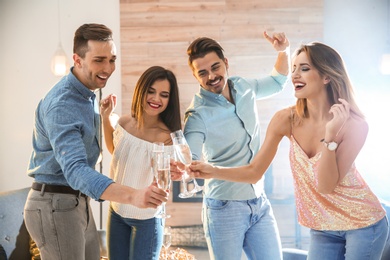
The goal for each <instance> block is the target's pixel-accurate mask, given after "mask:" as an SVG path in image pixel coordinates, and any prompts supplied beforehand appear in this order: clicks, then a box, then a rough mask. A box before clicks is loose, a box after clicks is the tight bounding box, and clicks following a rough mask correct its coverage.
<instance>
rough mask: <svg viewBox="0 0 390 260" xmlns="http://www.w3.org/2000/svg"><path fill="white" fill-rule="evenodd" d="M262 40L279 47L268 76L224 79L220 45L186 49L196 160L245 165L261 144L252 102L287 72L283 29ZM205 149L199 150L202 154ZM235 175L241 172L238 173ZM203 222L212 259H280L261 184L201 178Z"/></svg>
mask: <svg viewBox="0 0 390 260" xmlns="http://www.w3.org/2000/svg"><path fill="white" fill-rule="evenodd" d="M264 36H265V38H266V39H267V40H268V41H269V42H270V43H272V45H273V47H274V49H275V50H276V51H278V57H277V60H276V63H275V67H274V70H273V71H272V73H271V76H268V77H265V78H262V79H246V78H242V77H238V76H235V77H230V78H229V77H228V72H227V71H228V67H229V64H228V60H227V59H226V58H225V57H224V53H223V49H222V47H221V46H220V45H219V44H218V43H217V42H216V41H215V40H212V39H209V38H205V37H203V38H198V39H196V40H195V41H194V42H192V43H191V45H190V46H189V47H188V49H187V54H188V56H189V59H188V63H189V65H190V67H191V69H192V72H193V75H194V77H195V78H196V79H197V80H198V82H199V84H200V91H199V93H198V94H196V95H195V97H194V99H193V101H192V104H191V105H190V107H189V108H188V109H187V111H186V118H185V127H184V134H185V137H186V139H187V141H188V144H189V145H190V148H191V151H192V156H193V159H194V160H200V159H202V156H203V159H204V160H205V161H207V162H209V163H211V164H213V165H218V166H229V167H232V166H239V165H246V164H249V163H250V161H251V160H252V159H253V157H254V155H255V154H256V153H257V152H258V150H259V147H260V136H259V130H260V129H259V121H258V115H257V105H256V101H257V100H259V99H261V98H267V97H270V96H272V95H273V94H275V93H278V92H280V91H282V89H283V87H284V85H285V83H286V80H287V75H288V73H289V42H288V39H287V38H286V37H285V35H284V34H283V33H276V34H274V35H273V37H270V36H269V35H268V34H267V33H266V32H264ZM202 152H203V154H202ZM237 174H240V173H239V172H237ZM202 221H203V226H204V230H205V235H206V240H207V244H208V248H209V253H210V258H211V259H217V260H238V259H241V254H242V249H243V250H244V252H245V254H246V255H247V257H248V259H264V260H270V259H272V260H277V259H282V253H281V243H280V238H279V231H278V228H277V225H276V221H275V218H274V215H273V212H272V208H271V205H270V203H269V201H268V199H267V197H266V195H265V194H264V190H263V185H262V182H259V183H257V184H255V185H251V184H245V183H235V182H229V181H222V180H217V179H209V180H205V191H204V202H203V212H202Z"/></svg>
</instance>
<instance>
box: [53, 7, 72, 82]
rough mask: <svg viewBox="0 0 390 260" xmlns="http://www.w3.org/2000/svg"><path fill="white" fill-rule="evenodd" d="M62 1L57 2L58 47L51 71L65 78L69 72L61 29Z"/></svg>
mask: <svg viewBox="0 0 390 260" xmlns="http://www.w3.org/2000/svg"><path fill="white" fill-rule="evenodd" d="M59 2H60V1H59V0H58V1H57V7H58V47H57V50H56V52H55V53H54V56H53V58H52V59H51V71H52V72H53V74H54V75H56V76H64V75H65V74H67V73H68V71H69V62H68V57H67V56H66V53H65V51H64V49H63V48H62V44H61V28H60V3H59Z"/></svg>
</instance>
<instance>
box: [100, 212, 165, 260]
mask: <svg viewBox="0 0 390 260" xmlns="http://www.w3.org/2000/svg"><path fill="white" fill-rule="evenodd" d="M107 225H108V227H107V237H108V241H107V244H108V255H109V259H110V260H146V259H147V260H158V259H159V255H160V251H161V247H162V239H163V232H164V229H163V219H161V218H151V219H142V220H139V219H131V218H123V217H121V216H120V215H118V214H117V213H116V212H115V211H114V210H113V209H112V208H111V207H110V209H109V214H108V224H107Z"/></svg>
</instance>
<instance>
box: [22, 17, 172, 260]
mask: <svg viewBox="0 0 390 260" xmlns="http://www.w3.org/2000/svg"><path fill="white" fill-rule="evenodd" d="M73 51H74V54H73V61H74V66H73V67H72V68H71V71H70V73H69V74H68V75H66V76H64V77H63V78H62V79H61V80H60V81H59V82H58V83H57V84H56V85H55V86H54V87H53V88H52V89H51V90H50V91H49V92H48V93H47V95H46V96H45V97H44V98H43V99H42V100H41V101H40V102H39V104H38V107H37V109H36V112H35V125H34V132H33V152H32V155H31V159H30V163H29V167H28V175H29V176H31V177H33V178H34V179H35V181H34V183H33V185H32V188H31V191H30V192H29V194H28V198H27V202H26V205H25V209H24V219H25V223H26V227H27V230H28V232H29V233H30V235H31V237H32V239H33V240H34V241H35V243H36V244H37V246H38V248H39V250H40V254H41V257H42V259H53V260H56V259H85V260H98V259H100V250H99V240H98V234H97V230H96V226H95V222H94V219H93V216H92V211H91V207H90V205H89V201H90V197H91V198H93V199H95V200H111V201H116V202H120V203H129V204H133V205H135V206H137V207H141V208H146V207H153V208H156V207H157V206H159V205H161V203H162V202H166V201H167V197H168V193H167V192H165V191H164V190H162V189H159V188H157V187H156V186H154V185H150V186H149V187H145V188H144V189H140V190H136V189H133V188H130V187H127V186H123V185H120V184H117V183H115V182H113V181H112V180H111V179H110V178H108V177H107V176H105V175H103V174H101V173H99V172H97V171H96V170H95V169H94V167H95V165H96V163H97V161H98V158H99V155H100V145H99V143H98V140H99V138H98V136H99V134H98V132H99V129H100V115H99V108H98V107H99V104H98V103H97V102H98V101H97V100H96V96H95V93H94V91H96V90H99V89H101V88H104V87H105V85H106V83H107V80H108V79H109V78H110V76H111V74H112V73H113V72H114V70H115V60H116V48H115V44H114V41H113V39H112V31H111V30H110V29H109V28H107V27H106V26H105V25H101V24H84V25H82V26H80V27H79V28H78V29H77V31H76V33H75V37H74V46H73Z"/></svg>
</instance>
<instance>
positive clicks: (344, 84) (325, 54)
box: [293, 42, 364, 120]
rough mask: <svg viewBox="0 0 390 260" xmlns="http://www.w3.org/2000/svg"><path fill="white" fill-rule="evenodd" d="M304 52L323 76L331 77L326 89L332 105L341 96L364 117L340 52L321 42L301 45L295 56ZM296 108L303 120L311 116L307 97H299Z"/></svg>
mask: <svg viewBox="0 0 390 260" xmlns="http://www.w3.org/2000/svg"><path fill="white" fill-rule="evenodd" d="M302 52H305V53H306V55H307V57H308V59H309V60H310V63H311V64H312V66H313V67H315V68H316V69H317V70H318V72H319V73H320V75H321V76H327V77H329V79H330V81H329V83H328V85H327V87H326V91H327V93H328V101H329V103H330V105H331V106H332V105H334V104H335V103H339V101H338V99H339V98H342V99H345V100H346V101H347V102H348V103H349V104H350V107H351V112H352V113H353V114H355V115H356V116H359V117H361V118H364V115H363V113H362V112H361V110H360V109H359V107H358V106H357V104H356V101H355V98H354V89H353V86H352V83H351V81H350V79H349V76H348V73H347V70H346V67H345V64H344V61H343V59H342V58H341V56H340V54H339V53H338V52H337V51H336V50H334V49H333V48H331V47H329V46H328V45H325V44H323V43H320V42H311V43H308V44H304V45H301V46H300V47H299V48H298V49H297V50H296V51H295V52H294V54H293V57H296V56H298V55H299V54H300V53H302ZM295 109H296V113H297V115H298V117H299V118H300V119H301V120H302V119H304V118H308V117H309V116H310V115H309V111H308V109H307V100H306V98H298V100H297V102H296V107H295Z"/></svg>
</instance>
